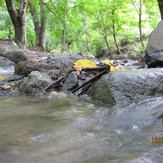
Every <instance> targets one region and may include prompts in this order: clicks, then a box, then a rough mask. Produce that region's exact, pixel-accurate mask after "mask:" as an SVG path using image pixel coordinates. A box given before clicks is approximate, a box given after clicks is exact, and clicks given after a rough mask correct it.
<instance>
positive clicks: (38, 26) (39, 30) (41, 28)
mask: <svg viewBox="0 0 163 163" xmlns="http://www.w3.org/2000/svg"><path fill="white" fill-rule="evenodd" d="M28 5H29V7H30V13H31V15H32V17H33V23H34V28H35V34H36V45H37V46H40V47H41V48H42V49H43V50H45V48H46V35H45V11H44V2H43V1H42V0H40V2H39V6H40V19H39V17H38V14H37V12H36V7H35V4H34V1H33V0H29V1H28Z"/></svg>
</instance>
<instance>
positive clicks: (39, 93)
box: [35, 65, 110, 96]
mask: <svg viewBox="0 0 163 163" xmlns="http://www.w3.org/2000/svg"><path fill="white" fill-rule="evenodd" d="M109 69H110V66H108V65H106V66H102V67H87V68H83V69H82V71H102V72H100V73H99V74H98V75H96V76H95V77H93V78H92V79H90V80H88V81H86V82H85V83H83V84H82V85H81V86H79V87H77V88H75V89H73V90H72V93H74V92H76V91H77V90H79V89H80V88H83V90H82V91H81V92H80V93H79V94H78V95H80V94H82V93H83V92H85V91H86V90H87V89H88V88H89V87H90V86H91V84H92V83H93V82H95V81H96V80H97V79H99V78H100V77H101V76H102V75H103V74H105V73H107V72H108V70H109ZM72 71H75V70H74V69H69V70H68V72H67V73H66V74H65V75H64V76H62V77H61V78H59V79H58V80H56V81H53V82H52V83H51V84H49V85H48V86H46V87H45V88H44V89H42V90H40V91H38V92H36V94H35V96H39V95H42V94H44V93H45V92H46V91H47V90H48V89H50V88H51V87H52V86H55V85H57V84H59V83H60V82H62V81H64V80H65V79H66V77H67V76H68V75H69V74H70V73H71V72H72ZM88 84H89V85H88ZM86 85H87V86H86ZM84 86H86V87H85V88H84Z"/></svg>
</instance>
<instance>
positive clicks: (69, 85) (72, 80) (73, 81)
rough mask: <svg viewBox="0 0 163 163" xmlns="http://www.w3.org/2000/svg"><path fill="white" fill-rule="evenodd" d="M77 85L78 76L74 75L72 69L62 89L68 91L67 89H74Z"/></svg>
mask: <svg viewBox="0 0 163 163" xmlns="http://www.w3.org/2000/svg"><path fill="white" fill-rule="evenodd" d="M77 86H78V76H77V75H76V72H75V71H73V72H71V73H70V74H69V75H68V77H67V78H66V80H65V82H64V85H63V88H62V91H63V92H68V91H69V90H71V89H74V88H75V87H77Z"/></svg>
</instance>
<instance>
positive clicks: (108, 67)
mask: <svg viewBox="0 0 163 163" xmlns="http://www.w3.org/2000/svg"><path fill="white" fill-rule="evenodd" d="M105 69H110V66H108V65H104V66H101V67H100V66H99V67H86V68H82V71H102V70H105Z"/></svg>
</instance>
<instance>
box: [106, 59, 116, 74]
mask: <svg viewBox="0 0 163 163" xmlns="http://www.w3.org/2000/svg"><path fill="white" fill-rule="evenodd" d="M104 63H105V64H106V65H109V66H110V72H114V71H116V69H115V67H114V66H113V65H112V64H111V63H110V62H109V61H108V59H105V61H104Z"/></svg>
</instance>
